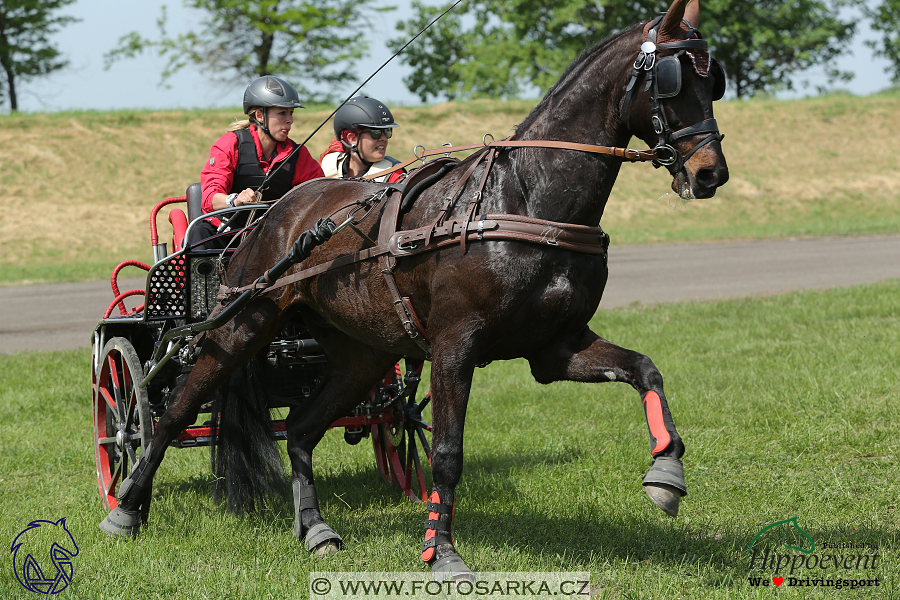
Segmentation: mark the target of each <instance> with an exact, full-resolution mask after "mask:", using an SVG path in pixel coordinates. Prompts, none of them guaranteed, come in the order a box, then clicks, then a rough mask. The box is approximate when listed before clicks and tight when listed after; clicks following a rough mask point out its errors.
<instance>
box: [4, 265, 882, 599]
mask: <svg viewBox="0 0 900 600" xmlns="http://www.w3.org/2000/svg"><path fill="white" fill-rule="evenodd" d="M898 298H900V281H893V282H886V283H881V284H877V285H868V286H860V287H855V288H849V289H836V290H831V291H827V292H809V293H794V294H787V295H783V296H778V297H771V298H762V299H760V298H755V299H747V300H734V301H723V302H710V303H686V304H675V305H663V306H656V307H639V308H626V309H621V310H614V311H601V312H599V313H598V314H597V316H596V317H595V319H594V322H593V324H592V326H593V328H594V329H595V330H596V331H598V332H599V333H600V334H601V335H603V336H604V337H607V338H608V339H611V340H613V341H614V342H616V343H618V344H621V345H623V346H625V347H629V348H633V349H636V350H638V351H640V352H643V353H646V354H647V355H649V356H650V357H652V358H653V359H654V361H655V362H656V364H657V366H658V367H659V368H660V370H661V371H662V373H663V375H664V376H665V378H666V386H667V393H668V395H669V400H670V406H671V407H672V410H673V414H674V416H675V421H676V423H677V425H678V427H679V430H680V432H681V434H682V436H683V437H684V438H685V440H686V444H687V448H688V449H687V454H686V456H685V467H686V473H687V478H688V486H689V488H690V492H689V495H688V496H687V497H686V499H685V501H684V503H683V505H682V512H681V514H680V516H679V517H678V519H677V520H673V519H669V518H667V517H664V515H663V514H662V513H661V512H660V511H659V510H658V509H656V508H654V507H652V506H651V504H650V501H649V500H648V499H647V498H646V497H645V495H644V494H643V492H642V491H641V486H640V480H641V477H642V475H643V473H644V472H645V471H646V469H647V468H648V467H649V456H648V454H647V449H648V445H647V431H646V425H645V424H644V418H643V412H642V408H641V404H640V400H639V398H638V396H637V394H636V393H635V392H634V391H633V390H631V388H629V387H627V386H623V385H615V384H607V385H602V386H597V385H593V386H589V385H583V384H581V385H579V384H554V385H550V386H540V385H538V384H536V383H534V382H533V380H532V378H531V377H530V375H529V372H528V367H527V364H525V363H524V362H522V361H511V362H505V363H495V364H492V365H490V366H488V367H487V368H485V369H482V370H479V371H478V372H477V373H476V379H475V382H474V386H473V390H474V393H473V397H472V401H471V403H470V409H469V415H468V419H467V426H466V466H465V473H464V476H463V481H462V483H461V485H460V487H459V493H460V502H459V504H458V506H457V510H456V527H455V537H456V540H457V544H458V547H459V550H460V552H461V553H462V555H463V556H464V557H465V558H466V560H467V562H468V563H469V564H470V566H471V567H472V568H473V569H476V570H480V571H496V570H502V571H547V570H553V571H582V570H587V571H590V572H591V574H592V585H593V595H594V596H595V597H598V598H621V599H626V598H648V599H649V598H652V599H659V598H669V599H675V598H704V599H707V598H757V597H760V590H756V589H753V588H751V587H750V585H749V583H748V576H750V575H756V576H763V577H770V576H771V575H772V573H770V572H768V571H764V570H758V569H756V570H754V571H750V570H749V569H748V560H747V549H748V547H749V545H750V543H751V542H752V541H753V538H754V536H755V535H756V534H757V533H758V532H759V531H760V530H761V529H762V528H764V527H765V526H766V525H767V524H770V523H774V522H776V521H780V520H783V519H788V518H790V517H795V516H796V517H797V519H798V523H799V524H800V525H801V526H802V528H803V529H804V530H805V531H806V532H807V533H808V534H809V535H810V536H811V537H812V538H813V539H814V540H815V541H816V544H817V545H818V546H819V547H822V546H823V545H824V544H841V543H845V544H871V545H874V546H877V549H878V554H879V563H878V567H877V569H875V570H868V571H840V572H839V573H838V575H839V576H843V577H847V578H861V577H865V578H873V577H876V576H877V577H878V579H879V582H880V585H879V587H877V588H868V589H866V590H862V591H860V590H857V591H855V592H853V595H854V597H859V596H865V597H872V598H900V575H898V573H900V555H898V552H900V537H898V536H900V533H898V532H900V512H898V503H897V498H898V496H900V471H898V467H897V460H896V457H897V456H898V454H900V441H898V438H897V432H898V431H900V405H898V403H897V398H898V396H900V370H898V369H897V367H896V366H897V365H898V364H900V345H898V344H897V337H896V334H897V331H898V328H900V300H898ZM0 429H2V432H3V433H2V436H0V487H2V490H3V493H2V494H0V523H2V539H3V540H6V541H7V542H10V541H11V540H12V539H13V538H14V537H15V535H16V534H17V533H18V532H19V531H21V530H22V529H24V527H25V526H26V525H27V524H28V522H29V521H31V520H33V519H47V520H54V521H55V520H57V519H59V518H61V517H67V519H68V521H67V522H68V524H69V526H70V530H71V532H72V534H73V536H74V538H75V540H76V541H77V543H78V545H79V548H80V553H79V555H78V556H77V557H76V558H75V561H74V565H75V578H74V581H73V582H72V584H71V585H70V586H69V587H68V588H67V589H66V590H65V592H64V595H65V597H67V598H85V599H87V598H90V599H92V600H94V599H106V598H135V599H137V598H140V599H142V600H148V599H154V598H164V599H166V600H177V599H182V598H184V599H187V598H204V599H205V598H212V597H215V598H236V599H245V598H278V599H290V598H306V597H308V583H309V582H308V580H309V577H308V573H309V572H310V571H374V570H387V571H416V572H422V571H423V565H422V564H421V563H420V561H419V559H418V545H419V543H420V541H421V536H422V519H423V518H424V510H423V507H422V506H421V505H417V504H414V503H412V502H410V501H407V500H405V499H402V498H399V497H398V495H397V493H395V492H394V491H393V490H392V489H391V488H390V487H389V486H388V485H387V484H384V483H382V482H381V480H380V478H379V476H378V473H377V471H376V469H375V465H374V459H373V456H372V453H371V450H370V448H369V447H367V446H366V444H365V443H364V444H361V445H359V446H353V447H352V446H348V445H346V444H345V443H344V442H343V441H342V437H341V434H340V433H339V432H332V433H331V434H329V436H327V437H326V440H325V441H324V442H323V444H322V445H321V446H320V448H319V449H317V454H316V468H317V477H318V484H319V497H320V501H321V504H322V506H323V510H324V513H325V515H326V518H328V520H329V522H330V524H331V525H332V526H333V527H334V528H335V529H336V530H338V531H339V532H340V533H341V534H342V535H343V536H344V539H345V540H346V542H347V549H346V551H344V552H342V553H340V554H338V555H335V556H333V557H330V558H328V559H316V558H313V557H311V556H310V555H309V554H308V553H307V552H306V551H305V550H303V549H302V548H301V547H300V546H299V545H298V543H297V542H295V541H293V540H292V539H291V530H292V517H291V509H290V508H289V507H288V506H282V507H280V508H279V509H278V510H276V511H274V512H273V513H270V514H269V515H268V516H267V517H265V518H262V517H248V518H244V519H237V518H235V517H233V516H230V515H228V514H227V513H225V512H224V510H223V509H222V508H221V507H219V506H216V505H215V504H213V502H212V501H211V499H210V495H209V484H210V480H209V469H208V454H207V452H206V451H205V450H201V449H195V450H170V451H169V453H168V455H167V458H166V461H165V463H164V464H163V467H162V468H161V470H160V472H159V474H158V476H157V480H156V487H155V494H154V501H153V508H152V510H153V512H152V516H151V522H150V523H149V524H148V525H147V526H146V528H145V530H144V531H143V533H142V536H141V538H140V539H139V540H138V541H135V542H129V543H126V542H121V541H116V540H112V539H109V538H106V537H105V536H104V535H103V534H101V533H100V532H99V531H98V529H97V523H98V522H99V521H100V520H101V519H102V518H103V517H104V514H105V512H104V511H103V509H102V508H101V505H100V500H99V497H98V494H97V489H96V483H95V482H96V478H95V475H94V466H93V465H94V458H93V451H92V449H91V433H90V430H91V416H90V392H89V353H88V351H87V350H85V351H75V352H59V353H44V354H33V353H21V354H17V355H11V356H0ZM846 552H848V553H852V551H846ZM817 554H820V555H821V554H825V551H817ZM7 556H8V557H9V556H10V555H9V554H7ZM11 563H12V560H11V558H7V559H5V560H4V561H3V565H4V566H3V568H2V569H0V597H3V598H27V597H32V594H31V593H30V592H26V591H25V590H24V589H22V588H21V587H20V586H19V584H18V582H17V581H16V580H15V578H14V575H13V571H12V568H11ZM43 564H46V560H45V561H44V563H43ZM51 569H52V567H51ZM835 574H836V571H835V570H834V569H832V570H830V571H826V572H822V571H819V570H814V571H806V572H803V573H802V575H804V576H812V577H819V576H822V575H825V576H832V577H833V576H834V575H835ZM845 592H846V590H841V591H835V590H833V589H824V590H822V589H807V588H804V589H798V588H787V587H782V588H780V589H779V590H778V591H777V592H775V591H774V590H771V588H770V589H768V590H765V593H766V594H770V593H777V594H778V595H779V596H780V597H781V596H784V597H790V598H835V597H843V596H841V594H842V593H845ZM846 593H849V592H846ZM764 597H767V596H764Z"/></svg>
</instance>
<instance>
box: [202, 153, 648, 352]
mask: <svg viewBox="0 0 900 600" xmlns="http://www.w3.org/2000/svg"><path fill="white" fill-rule="evenodd" d="M539 144H540V142H535V143H531V144H528V146H531V147H537V146H538V145H539ZM502 145H505V144H502ZM496 146H501V144H499V143H498V144H496ZM496 146H493V147H492V146H488V147H485V146H483V145H481V146H478V147H481V148H482V150H481V152H480V153H478V155H476V157H475V159H474V160H472V162H471V163H470V164H469V166H468V169H467V170H466V172H465V174H464V175H463V177H461V178H460V179H459V181H457V183H456V185H455V186H454V188H453V190H452V192H451V193H450V194H449V195H448V197H447V201H446V202H445V204H444V207H443V208H442V209H441V211H440V212H439V214H438V216H437V217H436V218H435V219H434V221H432V222H431V223H429V224H428V225H426V226H424V227H419V228H417V229H411V230H405V231H397V225H398V222H399V217H400V206H401V203H402V201H403V195H404V192H405V191H406V190H407V189H409V188H411V187H412V186H413V185H414V184H415V183H416V182H417V181H418V180H420V179H424V178H426V177H428V176H430V175H432V174H434V173H435V172H436V171H438V170H439V169H440V168H441V167H443V166H444V165H446V164H447V162H450V161H452V162H456V160H455V159H450V158H442V159H436V160H433V161H431V162H429V163H427V164H425V165H423V166H422V167H420V168H418V169H416V170H414V171H412V172H411V173H410V174H409V175H408V176H407V177H406V179H405V180H404V181H403V182H402V183H396V184H388V185H386V186H385V188H384V189H383V190H381V191H380V192H378V193H377V194H375V196H373V197H372V198H367V199H366V200H365V201H362V200H361V201H359V202H358V203H357V205H358V204H365V202H367V201H375V202H376V204H375V206H374V207H372V208H370V209H369V210H367V211H366V213H365V214H366V215H368V214H369V213H372V212H376V210H377V211H378V212H380V213H381V219H380V224H379V233H378V241H377V244H375V245H373V246H370V247H368V248H363V249H362V250H359V251H357V252H354V253H352V254H344V255H342V256H339V257H337V258H335V259H332V260H330V261H326V262H324V263H320V264H318V265H315V266H312V267H308V268H306V269H302V270H300V271H297V272H296V273H293V274H291V275H287V276H284V277H281V278H279V279H278V280H276V281H274V282H273V281H270V280H269V279H268V277H266V276H263V277H262V278H261V279H260V280H258V281H256V282H254V283H252V284H250V285H246V286H243V287H229V286H225V285H223V286H221V287H220V289H219V294H218V297H217V299H218V300H220V301H226V302H227V301H229V300H230V299H232V298H234V297H235V296H236V295H238V294H240V293H242V292H244V291H246V290H257V291H258V292H259V293H263V292H265V293H268V292H271V291H274V290H277V289H279V288H282V287H285V286H287V285H291V284H293V283H297V282H299V281H303V280H304V279H308V278H310V277H314V276H316V275H321V274H323V273H327V272H329V271H333V270H335V269H339V268H342V267H345V266H348V265H352V264H355V263H358V262H362V261H364V260H368V259H371V258H377V259H378V262H379V267H380V268H381V273H382V275H383V277H384V280H385V284H386V285H387V288H388V291H389V292H390V293H391V297H392V301H393V304H394V308H395V310H396V311H397V315H398V317H399V318H400V322H401V324H402V325H403V329H404V330H405V331H406V333H407V335H409V337H410V338H411V339H412V340H413V341H414V342H415V343H416V344H417V345H418V346H419V347H420V348H421V349H422V351H423V352H424V353H425V355H426V358H429V359H430V357H431V343H430V340H429V339H428V336H427V333H426V332H425V328H424V327H423V326H422V323H421V321H420V320H419V318H418V316H417V315H416V312H415V310H414V309H413V305H412V301H411V300H410V299H409V297H408V296H403V295H402V294H401V293H400V290H399V288H398V287H397V282H396V279H395V277H394V270H395V269H396V266H397V259H398V258H400V257H404V256H414V255H417V254H423V253H425V252H432V251H435V250H439V249H441V248H445V247H447V246H451V245H454V244H459V246H460V248H461V250H462V252H463V253H465V252H466V244H467V243H473V242H481V241H484V240H506V241H519V242H526V243H531V244H538V245H544V246H550V247H553V248H559V249H563V250H569V251H572V252H579V253H584V254H593V255H598V256H602V257H603V260H604V261H605V260H606V258H607V254H606V252H607V248H608V247H609V236H608V235H607V234H606V233H605V232H604V231H603V229H601V228H600V227H591V226H587V225H574V224H571V223H558V222H555V221H547V220H544V219H535V218H532V217H527V216H523V215H514V214H493V213H482V214H476V212H477V210H478V207H479V204H480V201H481V196H482V191H483V190H484V185H485V183H486V182H487V175H488V173H489V172H490V168H491V165H492V164H493V161H494V159H495V158H496V156H497V155H498V154H499V153H500V148H498V147H496ZM513 147H521V146H518V145H516V146H513ZM617 150H623V149H617ZM446 152H447V149H442V150H441V152H440V153H441V154H443V153H446ZM633 152H638V151H633ZM640 152H641V153H647V151H640ZM635 160H640V159H639V158H637V159H635ZM482 162H484V163H485V169H484V174H483V175H482V177H481V180H480V181H479V184H478V187H477V189H476V190H475V191H474V192H473V194H472V197H471V199H470V201H469V204H468V207H467V209H466V215H465V218H463V219H451V220H448V218H449V216H450V214H451V213H452V210H453V206H454V205H455V203H456V200H457V198H456V197H457V195H458V194H459V192H460V190H461V189H462V187H463V186H464V185H465V183H466V181H468V179H469V178H470V177H471V176H472V174H473V173H474V172H475V170H476V168H477V167H478V165H479V164H481V163H482ZM382 174H383V173H380V174H379V175H382ZM351 211H352V209H351ZM360 220H361V219H360ZM357 222H358V221H357ZM354 229H356V228H355V227H354ZM365 239H367V240H368V238H367V237H366V238H365ZM369 241H371V240H369Z"/></svg>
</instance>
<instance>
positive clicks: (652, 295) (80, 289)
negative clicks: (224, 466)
mask: <svg viewBox="0 0 900 600" xmlns="http://www.w3.org/2000/svg"><path fill="white" fill-rule="evenodd" d="M609 265H610V275H609V282H608V283H607V286H606V292H605V293H604V296H603V302H602V303H601V304H600V308H601V309H604V308H614V307H617V306H622V305H626V304H631V303H633V302H640V303H642V304H656V303H662V302H680V301H685V300H715V299H722V298H734V297H739V296H748V295H757V294H777V293H782V292H789V291H795V290H807V289H827V288H833V287H841V286H850V285H857V284H862V283H871V282H875V281H882V280H885V279H894V278H900V235H891V236H873V237H855V238H815V239H801V240H776V241H753V242H733V243H722V244H719V243H715V244H713V243H706V244H660V245H652V246H615V245H614V246H613V247H612V248H610V251H609ZM143 287H144V281H143V280H140V279H139V280H122V281H120V282H119V289H120V290H121V291H125V290H131V289H136V288H143ZM112 299H113V296H112V292H111V290H110V286H109V283H108V282H90V283H66V284H56V285H37V286H23V287H7V288H0V353H2V354H9V353H13V352H19V351H22V350H67V349H73V348H86V347H89V346H90V334H91V332H92V331H93V329H94V327H95V326H96V324H97V322H98V321H99V320H100V317H101V316H102V315H103V311H104V310H105V309H106V307H107V306H108V305H109V303H110V302H111V301H112Z"/></svg>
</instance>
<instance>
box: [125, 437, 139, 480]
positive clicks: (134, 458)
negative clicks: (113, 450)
mask: <svg viewBox="0 0 900 600" xmlns="http://www.w3.org/2000/svg"><path fill="white" fill-rule="evenodd" d="M125 454H128V458H130V459H131V464H133V465H135V464H137V454H136V453H135V451H134V446H133V445H132V444H131V440H128V441H127V442H126V443H125V452H124V453H123V455H122V464H125V462H126V461H125ZM128 473H129V474H130V473H131V471H128Z"/></svg>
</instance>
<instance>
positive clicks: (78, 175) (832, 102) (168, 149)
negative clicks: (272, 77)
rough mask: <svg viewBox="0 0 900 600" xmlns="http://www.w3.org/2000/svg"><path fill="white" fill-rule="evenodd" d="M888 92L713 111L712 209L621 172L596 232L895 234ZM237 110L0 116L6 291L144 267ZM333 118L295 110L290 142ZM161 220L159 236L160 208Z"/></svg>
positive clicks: (503, 105) (444, 114) (502, 112)
mask: <svg viewBox="0 0 900 600" xmlns="http://www.w3.org/2000/svg"><path fill="white" fill-rule="evenodd" d="M898 98H900V96H898V92H897V91H894V92H889V93H884V94H880V95H875V96H870V97H865V98H859V97H854V96H849V95H833V96H826V97H820V98H814V99H807V100H797V101H775V100H754V101H749V102H738V101H730V102H720V103H717V106H716V117H717V119H718V122H719V127H720V129H721V131H722V132H723V133H725V134H726V136H727V137H726V140H725V142H724V145H723V147H724V150H725V155H726V158H727V160H728V163H729V168H730V172H731V181H730V182H729V183H728V184H727V185H726V186H725V187H724V188H722V189H721V190H720V192H719V193H718V194H717V195H716V196H715V197H714V198H712V199H709V200H699V201H694V202H692V203H688V204H684V203H682V202H681V201H677V202H676V200H675V196H674V194H671V193H669V192H670V191H671V190H670V187H669V186H670V183H671V181H670V178H669V176H668V174H667V173H666V172H665V171H664V170H654V169H653V168H652V167H650V166H648V165H640V164H629V165H625V166H624V167H623V169H622V173H621V175H620V177H619V182H618V183H617V186H616V188H615V189H614V190H613V196H612V198H611V200H610V203H609V205H608V209H607V213H606V214H605V215H604V218H603V226H604V228H605V229H607V231H609V233H610V234H611V236H612V239H613V243H617V244H622V243H626V244H631V243H652V242H660V241H693V240H713V239H718V240H722V239H737V238H764V237H785V236H815V235H850V234H869V233H884V232H897V231H898V230H900V211H898V210H897V207H898V204H900V202H898V201H900V171H898V170H897V167H896V158H895V156H894V155H893V154H892V153H891V152H889V151H887V150H888V149H890V148H893V147H895V146H896V139H895V136H894V134H893V130H894V127H893V125H894V124H895V123H896V122H897V120H898V119H900V102H898ZM534 104H535V102H527V101H516V102H499V101H475V102H467V103H462V104H455V103H450V104H442V105H438V106H429V107H420V108H398V109H397V110H396V111H395V117H396V119H397V121H398V122H399V123H401V124H402V127H401V128H400V129H399V130H397V134H396V136H395V137H394V139H393V140H392V141H391V148H390V152H391V154H393V155H394V156H396V157H398V158H401V159H406V158H410V157H411V156H412V149H413V147H414V146H415V145H416V144H422V145H424V146H426V147H428V148H434V147H438V146H440V145H441V144H442V143H444V142H451V143H453V144H467V143H474V142H477V141H478V140H480V139H481V137H482V135H483V134H484V133H485V132H490V133H492V134H493V135H494V136H495V137H497V138H501V137H503V136H505V135H509V134H510V133H512V131H513V128H514V126H515V125H516V124H518V123H519V122H521V121H522V119H523V118H524V117H525V116H526V115H527V114H528V112H529V111H530V110H531V108H532V107H533V105H534ZM239 113H240V111H239V110H237V109H235V110H214V111H180V112H111V113H95V112H80V113H54V114H35V115H14V116H0V165H2V170H0V205H2V206H3V218H2V220H0V285H3V284H5V285H9V284H19V283H26V282H38V281H67V280H68V281H72V280H84V279H101V278H106V277H108V275H109V272H110V270H111V268H112V267H113V266H114V265H116V264H118V263H119V262H120V261H122V260H126V259H136V260H142V261H144V262H150V261H151V252H150V246H149V235H150V234H149V215H150V210H151V208H152V207H153V206H154V205H155V204H156V203H157V202H158V201H160V200H162V199H163V198H165V197H169V196H180V195H183V194H184V190H185V188H186V187H187V185H188V184H190V183H192V182H194V181H197V180H198V179H199V175H200V169H201V167H202V165H203V163H204V162H205V161H206V159H207V158H208V150H209V146H210V145H211V144H212V142H213V141H214V140H215V139H217V138H218V137H219V136H220V135H221V134H222V133H223V132H224V129H225V127H226V125H227V124H228V123H229V122H230V121H232V120H233V119H234V118H237V117H239V116H240V114H239ZM329 113H330V109H329V108H326V107H311V108H310V109H307V110H304V111H298V119H297V121H296V123H295V125H294V130H293V133H294V135H293V137H294V139H297V140H298V141H299V140H302V139H303V138H305V136H306V135H307V132H310V131H312V130H313V129H314V128H315V127H316V126H317V125H318V124H319V123H320V122H321V121H322V120H324V119H325V117H327V116H328V114H329ZM330 139H331V127H330V125H329V126H326V127H325V128H323V129H322V131H321V132H320V133H319V134H318V135H317V136H316V137H315V138H313V140H312V141H311V142H310V144H309V147H310V150H311V151H312V153H313V155H314V156H316V157H318V155H319V153H320V152H321V151H322V150H323V149H324V148H325V146H326V145H327V144H328V141H329V140H330ZM632 147H638V148H639V147H642V143H641V142H639V141H638V140H632ZM667 194H668V195H667ZM159 223H160V230H161V238H163V239H164V238H166V237H169V236H170V235H171V233H169V232H170V230H169V226H168V223H166V213H165V211H164V212H163V214H162V215H160V217H159Z"/></svg>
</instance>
